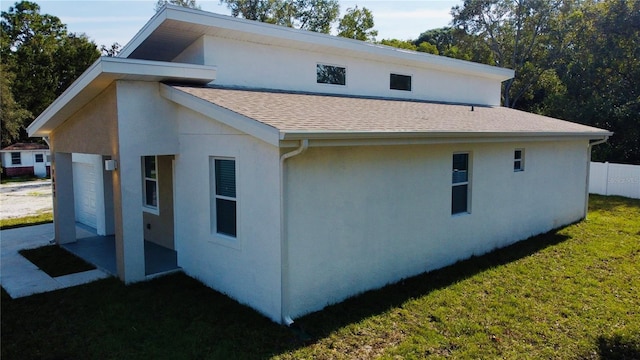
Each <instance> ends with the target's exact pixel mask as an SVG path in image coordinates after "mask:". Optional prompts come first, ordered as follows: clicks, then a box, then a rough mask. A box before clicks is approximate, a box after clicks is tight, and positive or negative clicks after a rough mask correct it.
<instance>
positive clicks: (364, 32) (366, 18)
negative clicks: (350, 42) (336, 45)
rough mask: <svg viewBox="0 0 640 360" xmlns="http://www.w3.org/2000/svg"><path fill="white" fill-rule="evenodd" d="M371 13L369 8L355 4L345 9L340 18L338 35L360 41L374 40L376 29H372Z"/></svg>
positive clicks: (376, 33)
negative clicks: (345, 11)
mask: <svg viewBox="0 0 640 360" xmlns="http://www.w3.org/2000/svg"><path fill="white" fill-rule="evenodd" d="M373 27H374V22H373V14H372V13H371V11H369V9H367V8H366V7H363V8H362V9H359V8H358V7H357V6H356V7H353V8H349V9H347V13H346V14H345V15H344V16H343V17H342V19H340V24H339V25H338V36H342V37H346V38H349V39H356V40H362V41H371V42H375V41H376V36H377V35H378V31H377V30H373Z"/></svg>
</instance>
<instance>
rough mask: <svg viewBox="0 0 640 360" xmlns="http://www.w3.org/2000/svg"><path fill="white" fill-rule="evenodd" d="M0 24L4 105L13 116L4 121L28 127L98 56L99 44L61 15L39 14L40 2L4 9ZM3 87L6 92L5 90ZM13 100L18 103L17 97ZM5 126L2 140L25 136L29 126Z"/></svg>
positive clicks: (21, 3) (5, 115) (17, 4)
mask: <svg viewBox="0 0 640 360" xmlns="http://www.w3.org/2000/svg"><path fill="white" fill-rule="evenodd" d="M1 16H2V17H1V20H0V24H1V26H2V34H1V35H0V58H1V60H0V61H1V64H2V77H3V81H2V86H3V90H5V91H6V89H10V94H9V93H7V94H5V95H3V100H2V101H3V105H5V104H9V105H7V106H9V108H10V109H12V111H11V112H10V113H11V114H12V115H8V114H3V122H4V120H6V119H9V118H11V119H13V120H14V121H18V120H17V119H19V120H20V121H21V122H22V123H21V126H20V127H21V128H24V127H25V126H26V125H28V124H29V123H30V122H31V121H32V120H33V117H34V116H35V115H38V114H40V113H41V112H42V111H43V110H44V109H45V108H46V107H47V106H49V104H51V102H53V100H55V99H56V97H58V96H59V95H60V94H62V92H63V91H64V90H65V89H66V88H67V87H68V86H69V85H71V83H72V82H73V81H74V80H75V79H76V78H77V77H78V76H79V75H80V74H82V73H83V72H84V71H85V70H86V69H87V67H89V65H91V64H92V63H93V62H94V61H95V60H96V59H97V58H98V57H99V56H100V52H99V51H98V49H97V47H96V45H95V44H94V43H93V42H91V41H89V39H88V38H87V37H86V35H84V34H75V33H69V32H68V31H67V27H66V25H65V24H63V23H62V22H61V21H60V19H59V18H57V17H55V16H52V15H48V14H41V13H40V6H39V5H38V4H36V3H33V2H28V1H21V2H18V3H16V4H15V5H14V6H12V7H10V8H9V10H8V11H6V12H5V11H3V12H2V15H1ZM5 91H3V93H4V92H5ZM11 98H13V101H12V99H11ZM8 129H9V128H8V127H7V130H6V133H5V127H3V136H4V135H6V136H7V138H6V139H5V138H4V137H3V142H5V141H17V140H20V138H22V139H26V133H25V132H24V130H22V131H21V133H20V134H19V135H18V136H17V137H16V136H15V132H13V131H9V130H8Z"/></svg>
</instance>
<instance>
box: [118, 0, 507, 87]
mask: <svg viewBox="0 0 640 360" xmlns="http://www.w3.org/2000/svg"><path fill="white" fill-rule="evenodd" d="M204 35H211V36H218V37H224V38H229V39H235V40H240V41H247V42H252V43H260V44H265V45H272V46H283V47H288V48H295V49H300V50H303V51H317V52H325V53H334V54H338V55H341V56H345V55H346V56H354V57H360V58H366V59H370V60H372V59H373V60H380V61H385V62H395V63H398V64H400V65H406V66H413V67H422V68H429V69H433V70H436V71H447V72H454V73H460V74H465V75H472V76H477V77H484V78H490V79H493V80H498V81H505V80H508V79H511V78H513V77H514V74H515V73H514V71H513V70H511V69H505V68H500V67H496V66H489V65H484V64H479V63H474V62H470V61H464V60H457V59H452V58H448V57H444V56H437V55H432V54H426V53H420V52H415V51H410V50H405V49H398V48H394V47H390V46H385V45H380V44H372V43H369V42H364V41H359V40H353V39H347V38H343V37H336V36H331V35H327V34H321V33H317V32H312V31H304V30H298V29H293V28H289V27H286V26H279V25H273V24H267V23H262V22H258V21H251V20H246V19H241V18H235V17H231V16H226V15H220V14H214V13H210V12H205V11H200V10H194V9H189V8H185V7H181V6H173V5H166V6H165V7H164V8H163V9H162V10H160V11H159V12H157V13H156V15H155V16H154V17H153V18H151V20H149V22H147V24H146V25H145V26H144V27H143V28H142V29H141V30H140V31H139V32H138V33H137V34H136V35H135V36H134V37H133V39H132V40H131V41H130V42H129V43H127V45H126V46H125V47H124V48H123V49H122V51H120V53H119V54H118V57H126V58H137V59H151V60H160V61H171V60H173V59H174V58H175V57H176V56H178V55H179V54H180V53H181V52H182V51H184V50H185V49H186V48H187V47H188V46H189V45H191V44H192V43H193V42H194V41H196V40H197V39H199V38H200V37H202V36H204Z"/></svg>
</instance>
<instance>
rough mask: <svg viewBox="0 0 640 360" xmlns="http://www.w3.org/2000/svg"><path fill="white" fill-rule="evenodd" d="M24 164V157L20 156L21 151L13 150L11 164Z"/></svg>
mask: <svg viewBox="0 0 640 360" xmlns="http://www.w3.org/2000/svg"><path fill="white" fill-rule="evenodd" d="M20 164H22V159H21V157H20V153H19V152H12V153H11V165H20Z"/></svg>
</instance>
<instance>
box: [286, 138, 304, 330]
mask: <svg viewBox="0 0 640 360" xmlns="http://www.w3.org/2000/svg"><path fill="white" fill-rule="evenodd" d="M307 148H309V139H304V140H301V141H300V146H299V147H298V148H297V149H295V150H293V151H290V152H288V153H285V154H282V155H281V156H280V316H281V322H282V324H284V325H287V326H291V324H293V319H291V316H289V239H288V238H287V231H286V226H287V223H286V220H285V215H286V214H285V194H284V191H285V186H284V182H285V180H284V176H285V161H286V160H287V159H290V158H292V157H294V156H298V155H300V154H302V153H303V152H305V151H306V150H307Z"/></svg>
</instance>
